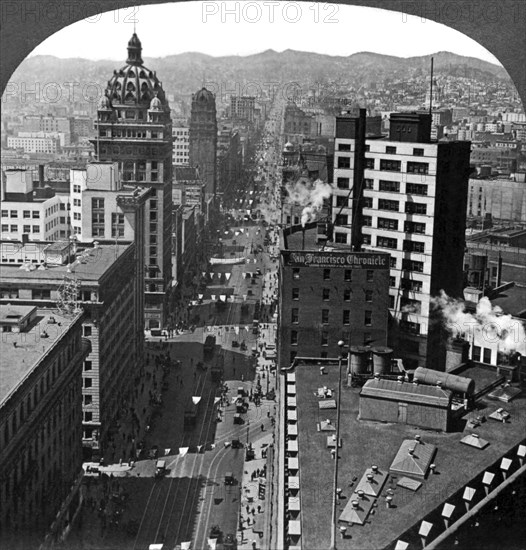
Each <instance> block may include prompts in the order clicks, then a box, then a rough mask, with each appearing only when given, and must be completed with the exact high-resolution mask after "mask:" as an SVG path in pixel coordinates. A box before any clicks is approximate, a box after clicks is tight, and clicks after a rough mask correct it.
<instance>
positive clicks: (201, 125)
mask: <svg viewBox="0 0 526 550" xmlns="http://www.w3.org/2000/svg"><path fill="white" fill-rule="evenodd" d="M189 159H190V160H189V162H190V166H193V167H194V168H195V167H197V168H199V176H200V177H201V179H202V180H203V181H204V182H205V196H206V198H207V199H208V198H209V197H210V196H215V194H216V191H217V187H216V186H217V167H216V163H217V118H216V99H215V96H214V94H213V93H212V92H210V91H208V90H207V89H206V88H201V89H200V90H199V91H198V92H197V93H196V94H192V110H191V115H190V151H189Z"/></svg>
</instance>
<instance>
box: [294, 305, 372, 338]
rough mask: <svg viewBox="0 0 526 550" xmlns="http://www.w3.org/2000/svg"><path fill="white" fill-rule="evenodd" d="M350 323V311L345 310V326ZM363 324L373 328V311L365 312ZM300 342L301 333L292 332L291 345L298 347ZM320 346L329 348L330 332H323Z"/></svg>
mask: <svg viewBox="0 0 526 550" xmlns="http://www.w3.org/2000/svg"><path fill="white" fill-rule="evenodd" d="M349 322H350V311H349V310H344V312H343V324H344V325H348V324H349ZM363 324H364V326H366V327H370V326H372V324H373V312H372V311H369V310H367V311H365V312H364V318H363ZM309 339H311V336H310V335H309ZM338 339H339V338H338ZM298 342H299V331H297V330H291V331H290V344H291V345H292V346H297V345H298ZM320 344H321V345H322V346H328V345H329V331H325V330H323V331H322V332H321V342H320Z"/></svg>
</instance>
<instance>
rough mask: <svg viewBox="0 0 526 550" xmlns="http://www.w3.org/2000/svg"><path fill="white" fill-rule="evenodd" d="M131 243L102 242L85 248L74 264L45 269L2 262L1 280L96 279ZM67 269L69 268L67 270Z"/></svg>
mask: <svg viewBox="0 0 526 550" xmlns="http://www.w3.org/2000/svg"><path fill="white" fill-rule="evenodd" d="M130 246H133V243H126V244H119V245H114V244H102V245H99V246H98V247H97V248H87V249H86V252H87V254H86V255H85V256H84V259H83V260H81V261H77V262H74V264H75V263H76V265H73V264H72V266H71V267H68V265H57V266H55V265H53V266H51V265H48V266H47V267H46V268H45V269H39V268H38V266H37V265H36V264H30V265H32V266H33V267H34V268H35V269H31V270H30V271H29V270H26V269H21V266H20V264H16V265H14V264H2V267H1V268H0V269H1V271H2V282H3V283H9V282H11V281H12V280H20V279H23V280H28V281H33V280H37V281H39V282H42V283H43V282H46V281H47V282H50V283H51V282H52V283H54V284H56V283H57V281H60V282H61V281H62V280H63V279H64V277H65V276H69V277H75V278H76V279H79V280H80V281H98V280H99V279H101V278H102V276H103V275H104V274H105V273H106V271H108V270H109V269H110V268H111V266H112V265H113V264H114V263H115V261H116V260H117V259H118V258H119V257H120V256H122V254H124V252H126V250H128V248H129V247H130ZM68 269H69V270H70V271H69V272H68Z"/></svg>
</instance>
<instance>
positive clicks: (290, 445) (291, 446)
mask: <svg viewBox="0 0 526 550" xmlns="http://www.w3.org/2000/svg"><path fill="white" fill-rule="evenodd" d="M287 451H290V452H291V453H297V452H298V442H297V441H296V440H291V441H287Z"/></svg>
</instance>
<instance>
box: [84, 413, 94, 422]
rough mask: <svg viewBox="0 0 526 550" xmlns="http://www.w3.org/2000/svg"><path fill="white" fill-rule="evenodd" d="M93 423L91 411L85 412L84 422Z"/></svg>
mask: <svg viewBox="0 0 526 550" xmlns="http://www.w3.org/2000/svg"><path fill="white" fill-rule="evenodd" d="M92 421H93V413H92V412H91V411H85V412H84V422H92Z"/></svg>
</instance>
